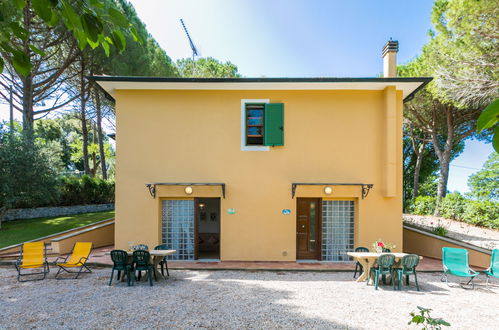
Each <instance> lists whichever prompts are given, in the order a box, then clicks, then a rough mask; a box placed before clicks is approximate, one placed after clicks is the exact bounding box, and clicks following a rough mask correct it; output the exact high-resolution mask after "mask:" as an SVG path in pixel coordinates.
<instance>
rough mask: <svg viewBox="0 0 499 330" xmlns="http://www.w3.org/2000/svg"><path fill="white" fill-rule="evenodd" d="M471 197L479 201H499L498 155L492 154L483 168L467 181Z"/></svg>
mask: <svg viewBox="0 0 499 330" xmlns="http://www.w3.org/2000/svg"><path fill="white" fill-rule="evenodd" d="M468 185H469V187H470V188H471V195H472V196H474V197H476V198H481V199H493V200H497V199H499V154H498V153H497V152H493V153H491V154H490V156H489V158H488V159H487V161H486V162H485V164H483V168H482V169H481V170H480V171H478V172H476V173H475V174H473V175H471V176H470V177H469V179H468Z"/></svg>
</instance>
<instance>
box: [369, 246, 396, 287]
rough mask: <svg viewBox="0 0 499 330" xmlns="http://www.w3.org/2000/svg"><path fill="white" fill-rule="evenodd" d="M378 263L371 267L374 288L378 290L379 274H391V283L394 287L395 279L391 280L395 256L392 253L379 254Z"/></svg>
mask: <svg viewBox="0 0 499 330" xmlns="http://www.w3.org/2000/svg"><path fill="white" fill-rule="evenodd" d="M377 263H378V265H377V266H376V267H372V268H371V274H370V275H371V276H372V277H373V280H374V288H375V289H376V290H378V282H379V276H380V275H381V276H386V275H391V276H392V280H391V281H392V283H393V288H394V289H395V281H393V277H394V270H393V264H394V263H395V256H394V255H393V254H382V255H380V256H379V258H378V261H377ZM367 283H369V281H367Z"/></svg>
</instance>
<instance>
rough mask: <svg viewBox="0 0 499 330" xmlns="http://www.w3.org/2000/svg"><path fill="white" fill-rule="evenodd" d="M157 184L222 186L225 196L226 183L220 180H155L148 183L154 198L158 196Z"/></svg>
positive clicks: (147, 185)
mask: <svg viewBox="0 0 499 330" xmlns="http://www.w3.org/2000/svg"><path fill="white" fill-rule="evenodd" d="M156 186H220V187H221V188H222V196H223V198H225V183H220V182H153V183H146V187H147V188H148V189H149V193H150V194H151V196H152V198H156Z"/></svg>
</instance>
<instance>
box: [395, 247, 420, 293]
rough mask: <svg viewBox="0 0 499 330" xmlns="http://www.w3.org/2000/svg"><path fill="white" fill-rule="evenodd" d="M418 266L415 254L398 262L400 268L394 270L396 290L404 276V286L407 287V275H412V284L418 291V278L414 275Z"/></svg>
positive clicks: (417, 258)
mask: <svg viewBox="0 0 499 330" xmlns="http://www.w3.org/2000/svg"><path fill="white" fill-rule="evenodd" d="M418 264H419V256H418V255H417V254H408V255H405V256H403V257H402V259H401V260H400V266H401V268H395V272H396V273H397V281H398V289H399V290H400V283H401V282H402V278H403V277H404V275H405V284H406V285H409V275H414V282H416V288H417V289H418V291H419V284H418V276H417V273H416V266H417V265H418Z"/></svg>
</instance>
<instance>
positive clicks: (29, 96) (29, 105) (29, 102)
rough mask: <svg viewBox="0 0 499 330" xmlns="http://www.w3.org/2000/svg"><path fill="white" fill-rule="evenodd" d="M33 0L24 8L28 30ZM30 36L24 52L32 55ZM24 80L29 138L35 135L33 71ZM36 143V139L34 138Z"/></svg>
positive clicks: (25, 121)
mask: <svg viewBox="0 0 499 330" xmlns="http://www.w3.org/2000/svg"><path fill="white" fill-rule="evenodd" d="M30 7H31V2H30V1H28V3H27V5H26V6H25V8H24V10H23V23H24V26H23V28H24V29H26V30H27V31H30V30H31V18H32V17H31V15H32V14H31V11H30ZM29 44H30V38H26V40H24V41H23V52H24V53H25V54H28V56H29V57H31V50H30V48H29ZM20 78H21V82H22V93H23V96H22V101H23V131H24V133H25V135H26V136H28V137H29V138H31V137H33V122H34V116H33V76H32V74H31V72H30V73H29V74H28V75H27V76H26V77H22V76H21V77H20ZM33 143H34V140H33Z"/></svg>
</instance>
